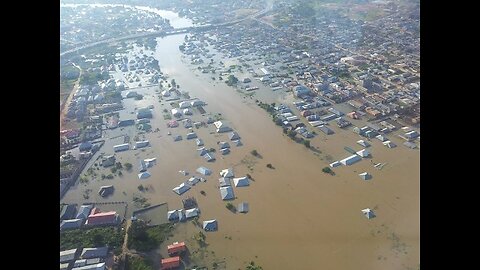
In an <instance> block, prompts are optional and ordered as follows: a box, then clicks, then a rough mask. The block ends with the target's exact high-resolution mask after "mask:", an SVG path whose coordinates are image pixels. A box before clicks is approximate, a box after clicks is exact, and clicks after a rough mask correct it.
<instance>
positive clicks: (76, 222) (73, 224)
mask: <svg viewBox="0 0 480 270" xmlns="http://www.w3.org/2000/svg"><path fill="white" fill-rule="evenodd" d="M82 225H83V219H80V218H76V219H66V220H62V222H61V223H60V230H61V231H63V230H68V229H78V228H80V227H81V226H82Z"/></svg>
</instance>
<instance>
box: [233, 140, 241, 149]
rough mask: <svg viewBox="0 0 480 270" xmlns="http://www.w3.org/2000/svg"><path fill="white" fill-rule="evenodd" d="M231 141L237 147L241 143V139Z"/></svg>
mask: <svg viewBox="0 0 480 270" xmlns="http://www.w3.org/2000/svg"><path fill="white" fill-rule="evenodd" d="M232 143H233V144H234V145H235V146H237V147H239V146H242V145H243V143H242V141H240V140H236V141H232Z"/></svg>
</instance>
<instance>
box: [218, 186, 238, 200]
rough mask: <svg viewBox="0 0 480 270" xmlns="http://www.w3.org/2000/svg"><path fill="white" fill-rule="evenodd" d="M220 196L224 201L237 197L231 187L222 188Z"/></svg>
mask: <svg viewBox="0 0 480 270" xmlns="http://www.w3.org/2000/svg"><path fill="white" fill-rule="evenodd" d="M220 196H221V197H222V200H224V201H225V200H233V199H235V195H233V188H232V187H231V186H225V187H220Z"/></svg>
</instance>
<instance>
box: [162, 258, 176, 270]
mask: <svg viewBox="0 0 480 270" xmlns="http://www.w3.org/2000/svg"><path fill="white" fill-rule="evenodd" d="M161 265H162V266H161V268H160V269H161V270H167V269H174V268H177V267H179V266H180V257H179V256H175V257H171V258H165V259H162V261H161Z"/></svg>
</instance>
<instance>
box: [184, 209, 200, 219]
mask: <svg viewBox="0 0 480 270" xmlns="http://www.w3.org/2000/svg"><path fill="white" fill-rule="evenodd" d="M199 213H200V210H198V208H192V209H187V210H185V217H186V218H194V217H198V215H199Z"/></svg>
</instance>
